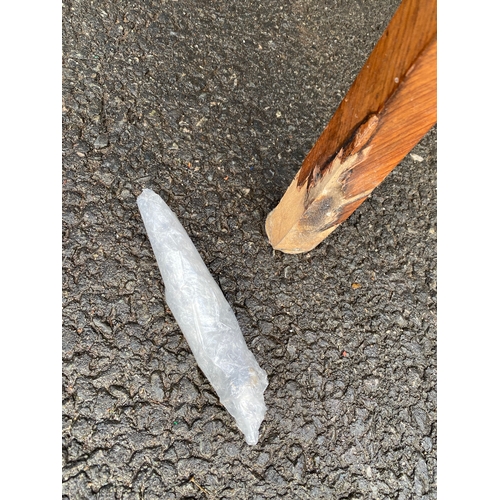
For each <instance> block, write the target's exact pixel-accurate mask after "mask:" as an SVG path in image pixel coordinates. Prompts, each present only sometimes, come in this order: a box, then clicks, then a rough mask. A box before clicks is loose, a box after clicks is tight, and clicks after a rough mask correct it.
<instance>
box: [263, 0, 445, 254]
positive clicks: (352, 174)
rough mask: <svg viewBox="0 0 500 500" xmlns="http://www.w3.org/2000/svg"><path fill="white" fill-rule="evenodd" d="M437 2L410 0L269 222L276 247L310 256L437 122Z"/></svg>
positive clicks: (364, 68)
mask: <svg viewBox="0 0 500 500" xmlns="http://www.w3.org/2000/svg"><path fill="white" fill-rule="evenodd" d="M436 60H437V42H436V1H435V0H421V1H417V0H403V2H402V4H401V5H400V7H399V8H398V10H397V11H396V13H395V14H394V17H393V18H392V20H391V22H390V23H389V26H388V27H387V29H386V30H385V32H384V33H383V35H382V37H381V38H380V40H379V42H378V43H377V45H376V47H375V48H374V50H373V52H372V53H371V55H370V57H369V58H368V60H367V62H366V64H365V65H364V67H363V69H362V70H361V71H360V73H359V75H358V77H357V78H356V80H355V82H354V83H353V85H352V86H351V88H350V90H349V92H348V93H347V95H346V97H345V98H344V100H343V101H342V103H341V104H340V106H339V107H338V109H337V111H336V112H335V114H334V116H333V118H332V119H331V121H330V123H329V124H328V126H327V127H326V129H325V130H324V131H323V133H322V134H321V136H320V138H319V139H318V141H317V142H316V144H315V145H314V147H313V148H312V149H311V151H310V152H309V154H308V155H307V157H306V158H305V160H304V163H303V164H302V167H301V169H300V171H299V172H298V173H297V175H296V177H295V179H294V181H293V182H292V184H291V185H290V186H289V188H288V190H287V191H286V193H285V195H284V196H283V198H282V200H281V201H280V203H279V205H278V206H277V207H276V208H275V209H274V210H273V211H272V212H271V213H270V214H269V216H268V218H267V220H266V231H267V234H268V237H269V240H270V242H271V244H272V246H273V248H275V249H277V250H281V251H283V252H286V253H301V252H306V251H309V250H311V249H312V248H314V247H315V246H316V245H318V244H319V243H320V242H321V241H322V240H323V239H324V238H325V237H326V236H328V234H330V233H331V232H332V231H333V230H334V229H335V228H336V227H337V226H338V225H339V224H341V223H342V222H343V221H344V220H345V219H347V218H348V217H349V215H350V214H351V213H352V212H353V211H354V210H355V209H356V208H357V207H358V206H359V205H360V204H361V203H362V202H363V201H364V200H365V199H366V197H367V196H368V195H369V194H370V193H371V191H372V190H373V189H374V188H375V187H376V186H377V185H378V184H380V182H382V181H383V179H384V178H385V177H386V176H387V174H388V173H389V172H390V171H391V170H392V169H393V168H394V167H395V166H396V165H397V164H398V163H399V162H400V161H401V160H402V159H403V158H404V157H405V156H406V155H407V154H408V152H409V151H411V149H412V148H413V147H414V146H415V145H416V144H417V143H418V141H419V140H420V139H421V138H422V137H423V135H425V133H426V132H427V131H428V130H429V129H430V128H431V127H432V126H433V125H434V124H435V123H436V84H437V81H436Z"/></svg>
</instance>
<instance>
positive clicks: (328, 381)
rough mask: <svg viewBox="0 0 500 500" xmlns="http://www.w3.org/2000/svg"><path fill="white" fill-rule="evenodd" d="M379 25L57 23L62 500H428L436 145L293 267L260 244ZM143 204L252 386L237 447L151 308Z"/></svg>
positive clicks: (123, 17) (183, 4)
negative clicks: (190, 274) (196, 263)
mask: <svg viewBox="0 0 500 500" xmlns="http://www.w3.org/2000/svg"><path fill="white" fill-rule="evenodd" d="M397 5H398V2H396V1H388V2H380V3H376V2H365V1H362V0H358V1H350V2H348V1H341V0H339V1H331V2H324V1H314V2H309V1H295V2H285V3H283V2H277V1H274V0H269V1H268V0H266V1H264V2H259V1H256V0H250V1H246V2H221V1H210V2H209V1H203V2H202V1H197V2H194V1H188V0H179V1H165V2H159V1H142V2H128V1H123V2H111V1H102V2H92V1H90V0H82V1H65V2H64V4H63V50H64V53H63V219H64V220H63V420H62V423H63V486H62V491H63V498H64V499H70V500H79V499H103V500H104V499H109V500H110V499H123V500H141V499H144V500H153V499H205V498H215V499H229V498H231V499H265V498H290V499H295V498H297V499H307V498H318V499H342V498H345V499H347V498H349V499H398V500H405V499H421V498H422V499H424V498H426V499H434V498H436V231H437V226H436V129H435V128H434V129H433V130H431V131H430V132H429V133H428V134H427V135H426V137H424V139H423V140H422V141H421V142H420V144H418V145H417V146H416V147H415V149H414V151H413V153H414V154H416V155H418V156H420V157H421V159H422V161H418V160H420V158H417V159H414V158H412V157H410V156H408V157H407V158H406V159H405V160H404V161H403V162H402V163H401V164H400V165H399V166H398V167H397V168H396V169H395V170H394V171H393V172H392V173H391V174H390V175H389V176H388V178H387V179H386V181H385V182H384V183H383V184H382V185H381V186H379V187H378V188H377V189H376V190H375V191H374V193H373V195H372V196H371V197H370V198H369V199H368V200H367V201H366V202H365V203H364V204H363V205H362V206H361V207H360V208H359V209H358V210H357V211H356V212H355V213H354V214H353V215H352V216H351V217H350V218H349V219H348V220H347V221H346V222H345V223H344V224H343V225H342V226H341V227H339V228H338V229H337V230H336V231H335V232H334V233H332V235H331V236H330V237H329V238H328V239H327V240H325V241H324V242H323V243H322V244H321V245H320V246H318V247H317V248H316V249H314V250H313V251H311V252H309V253H307V254H303V255H285V254H282V253H279V252H273V250H272V248H271V247H270V246H269V244H268V242H267V238H266V235H265V230H264V223H265V218H266V215H267V214H268V213H269V212H270V211H271V210H272V209H273V208H274V206H275V205H276V204H277V203H278V201H279V199H280V198H281V196H282V194H283V193H284V191H285V189H286V187H287V186H288V184H289V183H290V182H291V180H292V178H293V176H294V174H295V173H296V171H297V170H298V169H299V167H300V165H301V163H302V160H303V158H304V157H305V155H306V154H307V152H308V151H309V149H310V148H311V146H312V145H313V144H314V142H315V140H316V139H317V137H318V136H319V134H320V133H321V131H322V130H323V128H324V126H325V125H326V123H327V122H328V120H329V119H330V117H331V115H332V114H333V112H334V110H335V109H336V107H337V106H338V104H339V103H340V101H341V99H342V97H343V96H344V95H345V93H346V92H347V90H348V89H349V86H350V85H351V83H352V81H353V80H354V78H355V76H356V74H357V73H358V71H359V69H360V68H361V66H362V65H363V63H364V61H365V60H366V58H367V57H368V55H369V53H370V52H371V50H372V48H373V47H374V45H375V43H376V42H377V40H378V38H379V37H380V35H381V33H382V32H383V30H384V28H385V26H386V25H387V23H388V21H389V19H390V18H391V16H392V14H393V13H394V11H395V9H396V8H397ZM146 187H147V188H151V189H153V190H154V191H156V192H157V193H158V194H160V195H161V196H162V197H163V198H164V199H165V201H166V202H167V203H168V204H169V206H170V207H171V208H172V210H174V212H175V213H176V214H177V215H178V217H179V219H180V221H181V222H182V223H183V225H184V226H185V228H186V230H187V232H188V233H189V235H190V236H191V237H192V239H193V242H194V243H195V245H196V247H197V248H198V250H199V252H200V254H201V256H202V257H203V259H204V260H205V262H206V264H207V266H208V268H209V269H210V271H211V272H212V274H213V276H214V277H215V279H216V281H217V282H218V283H219V284H220V287H221V289H222V291H223V292H224V294H225V296H226V298H227V299H228V301H229V303H230V304H231V306H232V307H233V309H234V311H235V313H236V315H237V318H238V320H239V322H240V326H241V328H242V331H243V334H244V336H245V339H246V341H247V344H248V346H249V348H250V349H251V350H252V352H253V353H254V354H255V356H256V358H257V360H258V362H259V363H260V365H261V366H262V368H264V369H265V370H266V372H267V374H268V377H269V387H268V389H267V390H266V392H265V400H266V404H267V406H268V412H267V415H266V418H265V420H264V422H263V424H262V426H261V437H260V440H259V443H258V444H257V445H256V446H248V445H247V444H246V443H245V442H244V439H243V436H242V434H241V433H240V432H239V431H238V429H237V428H236V425H235V423H234V421H233V419H232V418H231V417H230V415H229V414H228V413H227V412H226V411H225V410H224V408H223V407H222V406H221V404H220V403H219V401H218V399H217V397H216V395H215V393H214V391H213V389H212V388H211V386H210V385H209V383H208V382H207V380H206V379H205V377H204V376H203V374H202V373H201V371H200V370H199V369H198V367H197V366H196V363H195V361H194V358H193V356H192V354H191V353H190V351H189V348H188V345H187V343H186V341H185V340H184V338H183V336H182V334H181V332H180V330H179V328H178V326H177V324H176V322H175V320H174V319H173V317H172V315H171V313H170V311H169V309H168V307H167V306H166V305H165V302H164V297H163V283H162V281H161V277H160V273H159V270H158V268H157V265H156V262H155V259H154V256H153V252H152V249H151V247H150V244H149V241H148V239H147V237H146V232H145V229H144V226H143V224H142V221H141V218H140V214H139V211H138V208H137V205H136V197H137V196H138V195H139V194H140V193H141V191H142V189H143V188H146Z"/></svg>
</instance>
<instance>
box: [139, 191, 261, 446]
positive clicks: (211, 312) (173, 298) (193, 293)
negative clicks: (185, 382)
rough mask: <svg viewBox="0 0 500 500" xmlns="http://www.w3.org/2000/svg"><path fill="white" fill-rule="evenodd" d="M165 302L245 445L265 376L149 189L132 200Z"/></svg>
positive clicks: (255, 425)
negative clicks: (152, 254) (146, 238)
mask: <svg viewBox="0 0 500 500" xmlns="http://www.w3.org/2000/svg"><path fill="white" fill-rule="evenodd" d="M137 205H138V206H139V211H140V212H141V216H142V219H143V221H144V225H145V227H146V231H147V233H148V237H149V241H150V242H151V246H152V247H153V252H154V254H155V257H156V260H157V262H158V267H159V268H160V272H161V276H162V278H163V283H164V284H165V300H166V302H167V305H168V307H169V308H170V310H171V311H172V314H173V315H174V317H175V319H176V321H177V323H178V324H179V326H180V328H181V330H182V333H183V334H184V337H185V338H186V340H187V342H188V344H189V347H190V348H191V351H192V352H193V355H194V357H195V359H196V362H197V363H198V366H199V367H200V368H201V370H202V371H203V373H204V374H205V376H206V377H207V378H208V380H209V381H210V383H211V384H212V386H213V388H214V389H215V391H216V392H217V395H218V396H219V398H220V401H221V403H222V404H223V405H224V406H225V407H226V409H227V411H228V412H229V413H230V414H231V415H232V416H233V417H234V419H235V420H236V424H237V426H238V428H239V429H240V430H241V432H243V434H244V435H245V440H246V442H247V443H248V444H252V445H253V444H256V443H257V441H258V439H259V427H260V424H261V423H262V420H264V415H265V413H266V405H265V404H264V390H265V389H266V387H267V383H268V382H267V374H266V372H265V371H264V370H263V369H262V368H261V367H260V366H259V364H258V363H257V360H256V359H255V357H254V355H253V354H252V353H251V352H250V351H249V349H248V347H247V345H246V343H245V340H244V338H243V334H242V333H241V330H240V327H239V325H238V322H237V320H236V316H235V315H234V313H233V311H232V309H231V307H230V306H229V304H228V302H227V301H226V299H225V298H224V295H223V294H222V291H221V290H220V288H219V286H218V285H217V283H216V282H215V280H214V279H213V278H212V275H211V274H210V272H209V270H208V269H207V267H206V266H205V263H204V262H203V260H202V258H201V257H200V254H199V253H198V251H197V250H196V248H195V246H194V245H193V242H192V241H191V239H190V238H189V236H188V234H187V233H186V231H185V230H184V228H183V227H182V225H181V223H180V222H179V220H178V219H177V217H176V216H175V214H174V213H173V212H172V210H170V208H169V207H168V205H167V204H166V203H165V202H164V201H163V200H162V199H161V198H160V197H159V196H158V195H157V194H156V193H155V192H154V191H152V190H151V189H145V190H144V191H143V192H142V193H141V195H140V196H139V197H138V198H137Z"/></svg>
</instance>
